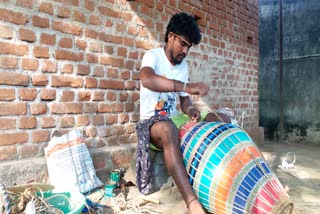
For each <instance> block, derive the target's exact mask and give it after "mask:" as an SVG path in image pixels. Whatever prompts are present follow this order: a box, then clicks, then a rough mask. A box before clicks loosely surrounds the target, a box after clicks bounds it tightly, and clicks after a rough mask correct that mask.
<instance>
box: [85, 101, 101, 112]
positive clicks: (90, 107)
mask: <svg viewBox="0 0 320 214" xmlns="http://www.w3.org/2000/svg"><path fill="white" fill-rule="evenodd" d="M97 110H98V104H97V103H85V104H84V112H85V113H96V112H97Z"/></svg>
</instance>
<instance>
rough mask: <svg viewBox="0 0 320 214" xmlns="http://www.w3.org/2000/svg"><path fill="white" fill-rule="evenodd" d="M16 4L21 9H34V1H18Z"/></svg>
mask: <svg viewBox="0 0 320 214" xmlns="http://www.w3.org/2000/svg"><path fill="white" fill-rule="evenodd" d="M16 4H17V5H18V6H21V7H26V8H32V6H33V0H17V3H16Z"/></svg>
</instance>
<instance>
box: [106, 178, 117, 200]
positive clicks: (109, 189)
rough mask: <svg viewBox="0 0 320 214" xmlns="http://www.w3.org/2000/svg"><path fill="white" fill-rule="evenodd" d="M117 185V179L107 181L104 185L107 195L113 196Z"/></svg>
mask: <svg viewBox="0 0 320 214" xmlns="http://www.w3.org/2000/svg"><path fill="white" fill-rule="evenodd" d="M116 187H117V183H116V182H115V181H107V183H106V184H105V186H104V189H105V193H104V194H105V195H106V196H108V197H113V190H114V189H115V188H116Z"/></svg>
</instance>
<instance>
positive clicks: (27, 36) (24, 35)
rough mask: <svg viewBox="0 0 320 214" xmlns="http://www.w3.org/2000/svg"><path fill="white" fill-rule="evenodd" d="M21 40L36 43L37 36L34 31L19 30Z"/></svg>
mask: <svg viewBox="0 0 320 214" xmlns="http://www.w3.org/2000/svg"><path fill="white" fill-rule="evenodd" d="M19 38H20V40H22V41H27V42H34V41H36V35H35V34H34V32H33V31H32V30H29V29H25V28H20V29H19Z"/></svg>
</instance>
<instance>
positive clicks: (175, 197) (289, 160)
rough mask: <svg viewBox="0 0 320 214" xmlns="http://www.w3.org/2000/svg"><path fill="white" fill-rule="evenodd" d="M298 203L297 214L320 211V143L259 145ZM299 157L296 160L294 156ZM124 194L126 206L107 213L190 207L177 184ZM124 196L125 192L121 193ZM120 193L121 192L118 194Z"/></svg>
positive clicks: (172, 211) (179, 211) (171, 210)
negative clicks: (159, 188) (149, 193)
mask: <svg viewBox="0 0 320 214" xmlns="http://www.w3.org/2000/svg"><path fill="white" fill-rule="evenodd" d="M258 147H259V149H260V151H261V152H262V154H263V155H264V157H265V158H266V160H267V161H268V162H269V164H270V166H271V167H272V168H273V170H274V172H275V174H276V175H277V177H278V178H279V180H280V182H281V183H282V185H283V186H284V187H286V188H288V194H289V196H290V199H291V200H292V202H293V204H294V210H293V213H294V214H302V213H303V214H306V213H307V214H318V213H320V196H319V194H320V155H319V152H320V145H312V144H311V145H310V144H288V143H283V144H279V143H269V142H266V143H264V144H263V145H259V146H258ZM294 158H295V160H294ZM127 190H128V192H127V194H126V195H125V196H124V195H122V197H123V199H124V201H125V202H124V203H126V205H125V208H122V211H120V210H121V209H120V208H119V207H118V208H116V209H117V210H115V209H111V208H108V209H105V210H104V213H126V214H130V213H132V214H133V213H150V214H159V213H163V214H166V213H170V214H175V213H176V214H185V213H187V209H186V206H185V203H184V201H183V200H182V198H181V195H180V194H179V192H178V190H177V189H176V187H174V186H173V187H171V188H167V189H163V190H160V191H158V192H156V193H154V194H151V195H148V196H143V195H141V194H140V193H139V191H138V190H137V188H136V187H130V188H128V189H127ZM120 196H121V195H120ZM118 197H119V196H118Z"/></svg>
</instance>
